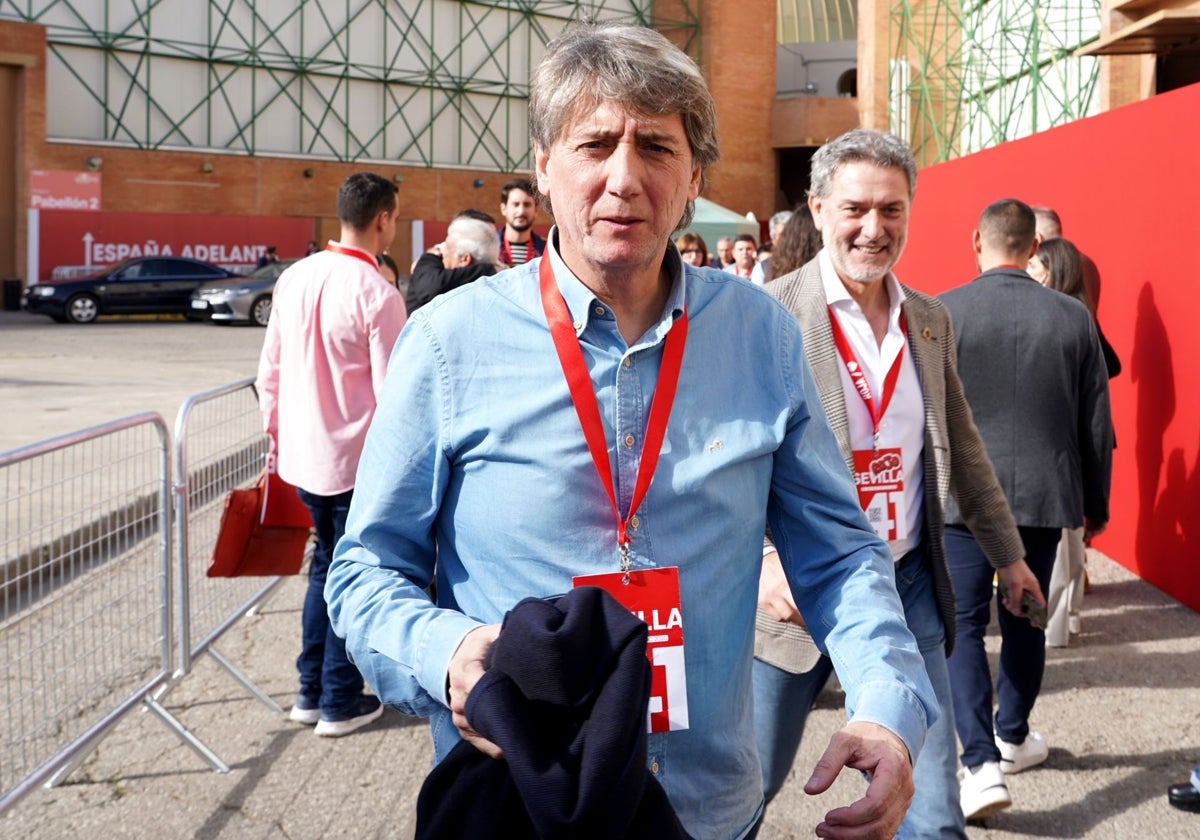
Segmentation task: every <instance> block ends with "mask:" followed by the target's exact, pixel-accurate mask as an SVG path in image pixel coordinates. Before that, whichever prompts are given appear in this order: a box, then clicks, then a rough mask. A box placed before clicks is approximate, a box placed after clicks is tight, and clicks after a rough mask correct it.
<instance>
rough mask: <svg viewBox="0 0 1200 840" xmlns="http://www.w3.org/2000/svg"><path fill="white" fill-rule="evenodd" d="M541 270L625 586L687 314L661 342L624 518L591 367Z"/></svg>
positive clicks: (549, 316)
mask: <svg viewBox="0 0 1200 840" xmlns="http://www.w3.org/2000/svg"><path fill="white" fill-rule="evenodd" d="M541 259H542V262H541V265H540V266H539V267H538V279H539V283H540V286H541V293H542V308H543V309H544V310H545V312H546V323H547V324H549V325H550V335H551V337H552V338H553V339H554V349H555V350H556V351H557V352H558V361H559V364H561V365H562V371H563V376H564V377H566V380H567V388H568V389H569V390H570V392H571V402H572V403H573V404H574V405H575V413H576V414H577V415H578V416H579V425H580V426H581V427H582V428H583V436H584V439H585V440H586V441H587V447H588V451H589V452H590V453H591V456H592V463H593V464H595V466H596V473H597V474H598V475H599V477H600V483H601V484H602V485H603V486H604V491H605V492H606V493H607V494H608V500H609V502H611V503H612V507H613V513H614V514H615V515H616V519H617V547H618V548H619V549H620V552H621V571H623V572H624V573H625V580H626V582H628V579H629V568H630V566H631V565H632V562H633V561H632V557H631V554H630V551H629V542H630V540H629V533H628V530H629V520H630V519H631V518H632V517H633V514H634V511H636V510H637V509H638V506H639V505H641V503H642V499H643V498H644V497H645V495H646V491H647V490H648V489H649V487H650V481H651V479H652V478H653V477H654V470H655V468H656V467H657V466H658V456H659V453H660V452H661V450H662V442H663V438H664V437H665V436H666V432H667V420H668V419H669V418H670V416H671V406H672V404H673V403H674V402H675V389H676V386H678V384H679V371H680V368H681V367H682V366H683V348H684V345H685V344H686V342H687V327H688V318H687V309H686V308H685V309H684V311H683V315H682V316H680V318H679V319H678V320H676V321H675V323H674V324H673V325H672V326H671V329H670V331H669V332H668V333H667V338H666V340H665V341H664V342H663V355H662V362H661V364H660V366H659V372H658V385H657V387H655V389H654V397H653V399H652V400H651V401H650V416H649V417H648V418H647V421H646V435H645V439H644V441H643V446H642V458H641V463H639V464H638V471H637V479H636V480H635V481H634V485H633V498H632V499H630V502H629V511H628V512H627V513H626V514H625V516H624V517H622V516H621V511H620V508H619V507H618V506H617V496H616V492H615V490H614V488H613V477H612V467H611V466H610V464H609V460H608V442H607V441H606V440H605V437H604V424H603V423H602V422H601V420H600V406H599V404H598V403H597V402H596V392H595V390H594V389H593V387H592V379H591V376H590V375H589V374H588V369H587V363H586V362H585V361H584V358H583V350H581V349H580V347H579V339H578V338H577V337H576V335H575V327H574V326H573V325H572V323H571V314H570V312H569V311H568V310H567V304H566V302H565V301H564V300H563V298H562V294H561V293H560V292H559V291H558V285H557V284H556V283H555V282H554V271H553V269H551V267H550V257H549V255H545V256H543V257H542V258H541Z"/></svg>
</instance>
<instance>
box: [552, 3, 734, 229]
mask: <svg viewBox="0 0 1200 840" xmlns="http://www.w3.org/2000/svg"><path fill="white" fill-rule="evenodd" d="M605 102H613V103H616V104H617V105H620V106H621V107H622V108H624V109H625V110H627V111H629V112H630V113H633V114H645V115H669V114H679V116H680V118H681V119H682V120H683V130H684V133H685V134H686V135H687V140H688V145H689V146H690V147H691V150H692V157H693V159H694V162H695V163H697V164H699V165H700V188H701V189H703V188H704V186H705V184H706V183H707V172H708V169H709V167H711V166H712V165H713V164H715V163H716V162H717V161H718V160H719V159H720V157H721V152H720V149H719V148H718V146H717V111H716V106H715V105H713V99H712V95H711V94H710V93H709V92H708V85H706V84H705V83H704V77H703V76H702V75H701V74H700V68H698V67H697V66H696V63H695V62H694V61H692V59H691V58H689V57H688V56H687V55H686V54H685V53H684V52H683V51H682V50H680V49H679V48H678V47H676V46H675V45H674V44H672V43H671V42H670V41H668V40H667V39H666V38H665V37H664V36H663V35H661V34H660V33H658V32H655V31H654V30H653V29H646V28H645V27H641V26H630V25H628V24H601V25H595V24H579V25H577V26H572V27H570V28H568V29H566V30H564V31H563V32H562V34H560V35H559V36H558V37H557V38H555V39H554V40H553V41H551V42H550V43H549V44H547V45H546V54H545V57H544V58H543V59H542V61H541V63H540V64H538V66H537V67H536V68H535V69H534V71H533V75H532V78H531V80H530V92H529V130H530V134H531V135H532V137H533V142H534V145H535V146H537V147H538V148H540V149H541V150H542V151H549V149H550V147H551V146H552V145H554V141H556V140H557V139H558V138H559V137H560V136H561V135H562V133H563V131H564V130H565V129H566V127H567V124H568V123H569V122H570V121H571V120H572V119H573V118H574V117H575V116H577V115H578V114H582V113H587V112H588V111H591V110H593V109H594V108H596V107H597V106H599V105H601V104H602V103H605ZM535 186H536V184H535ZM538 201H539V202H540V203H541V205H542V207H543V208H544V209H545V210H546V212H548V213H550V214H553V213H554V210H553V208H552V207H551V206H550V199H549V197H548V196H546V195H543V194H542V193H541V191H540V190H539V191H538ZM695 210H696V208H695V205H694V203H693V202H691V201H689V202H688V203H687V207H686V208H685V209H684V214H683V218H682V219H680V221H679V226H678V227H677V228H676V230H680V229H682V228H685V227H687V226H688V225H689V224H691V222H692V217H693V215H694V214H695Z"/></svg>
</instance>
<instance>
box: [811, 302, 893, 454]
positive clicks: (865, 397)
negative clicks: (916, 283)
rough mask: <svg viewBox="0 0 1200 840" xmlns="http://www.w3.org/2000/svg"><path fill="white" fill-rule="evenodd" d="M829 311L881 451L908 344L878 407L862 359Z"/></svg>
mask: <svg viewBox="0 0 1200 840" xmlns="http://www.w3.org/2000/svg"><path fill="white" fill-rule="evenodd" d="M826 309H828V310H829V326H830V327H831V328H832V329H833V343H834V345H835V346H836V347H837V351H838V355H839V356H841V357H842V363H843V364H845V365H846V372H847V373H849V374H850V381H851V382H853V383H854V389H855V390H856V391H858V395H859V396H860V397H862V401H863V402H864V403H866V405H867V411H869V412H870V414H871V427H872V429H873V430H874V445H875V450H876V451H879V423H880V421H882V420H883V415H884V414H885V413H887V409H888V405H889V404H890V403H891V402H892V395H893V394H895V393H896V382H897V380H899V379H900V368H901V367H903V363H904V347H905V345H906V344H907V343H908V342H907V341H906V342H904V344H902V345H900V352H899V353H897V354H896V360H895V361H894V362H892V366H891V367H890V368H889V369H888V372H887V375H886V376H885V377H884V378H883V397H882V399H880V401H879V405H878V406H876V405H875V398H874V396H873V395H872V394H871V385H870V384H869V383H868V382H867V374H866V372H865V371H863V367H862V364H860V363H859V361H858V357H857V356H855V355H854V349H853V348H852V347H851V346H850V342H849V341H848V340H847V338H846V334H845V333H844V332H842V325H841V324H839V323H838V319H837V316H836V315H834V313H833V307H831V306H827V307H826ZM900 332H901V333H902V334H905V335H907V326H906V325H905V321H904V310H903V309H902V310H900Z"/></svg>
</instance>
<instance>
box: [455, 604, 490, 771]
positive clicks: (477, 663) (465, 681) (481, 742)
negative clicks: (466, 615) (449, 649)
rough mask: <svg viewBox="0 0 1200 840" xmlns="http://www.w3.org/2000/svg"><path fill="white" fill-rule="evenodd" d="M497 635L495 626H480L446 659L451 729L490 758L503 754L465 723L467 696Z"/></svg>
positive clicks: (482, 671) (479, 675) (480, 674)
mask: <svg viewBox="0 0 1200 840" xmlns="http://www.w3.org/2000/svg"><path fill="white" fill-rule="evenodd" d="M499 635H500V625H499V624H484V625H482V626H480V627H476V628H475V629H474V630H472V631H471V632H470V633H468V634H467V635H466V636H464V637H463V640H462V642H461V643H460V644H459V646H458V650H456V651H454V656H452V657H450V667H449V668H448V669H447V677H448V678H449V681H450V715H451V720H453V721H454V726H455V727H456V728H457V729H458V733H459V734H460V735H461V736H462V738H463V740H464V741H466V742H467V743H469V744H471V745H473V746H474V747H475V748H476V749H477V750H479V751H480V752H482V753H484V754H485V755H488V756H491V757H492V758H503V757H504V752H503V750H501V749H500V747H498V746H497V745H495V744H493V743H492V742H491V741H489V740H488V739H487V738H484V737H483V736H482V735H480V734H479V733H478V732H476V731H475V730H474V729H472V728H471V724H470V722H469V721H468V720H467V712H466V709H467V695H468V694H470V693H471V689H473V688H475V683H477V682H479V678H480V677H482V676H483V673H484V671H485V670H486V669H485V668H484V666H483V662H484V659H485V657H486V656H487V652H488V648H490V647H491V646H492V642H494V641H495V640H496V637H497V636H499Z"/></svg>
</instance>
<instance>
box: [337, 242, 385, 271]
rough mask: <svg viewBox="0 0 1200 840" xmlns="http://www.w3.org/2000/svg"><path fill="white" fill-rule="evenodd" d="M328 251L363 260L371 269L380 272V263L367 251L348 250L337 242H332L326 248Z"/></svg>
mask: <svg viewBox="0 0 1200 840" xmlns="http://www.w3.org/2000/svg"><path fill="white" fill-rule="evenodd" d="M325 250H326V251H333V253H335V254H341V255H342V256H345V257H354V258H355V259H356V260H362V261H363V262H365V263H366V264H367V265H369V266H371V268H373V269H375V270H376V271H379V262H378V260H376V259H375V258H374V257H372V256H370V255H369V254H367V253H366V252H365V251H360V250H358V249H357V248H347V247H346V246H345V245H339V244H338V243H336V242H330V243H329V244H328V245H326V246H325Z"/></svg>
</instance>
